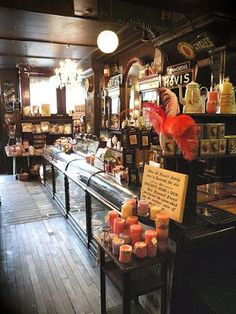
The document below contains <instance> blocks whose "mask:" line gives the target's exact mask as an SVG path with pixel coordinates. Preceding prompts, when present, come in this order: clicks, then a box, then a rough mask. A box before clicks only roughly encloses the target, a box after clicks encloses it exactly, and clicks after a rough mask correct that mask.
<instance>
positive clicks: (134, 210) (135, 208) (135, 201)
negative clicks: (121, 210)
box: [127, 198, 137, 215]
mask: <svg viewBox="0 0 236 314" xmlns="http://www.w3.org/2000/svg"><path fill="white" fill-rule="evenodd" d="M127 203H128V204H130V205H131V206H132V208H133V211H132V215H136V213H137V200H136V198H130V199H129V200H128V201H127Z"/></svg>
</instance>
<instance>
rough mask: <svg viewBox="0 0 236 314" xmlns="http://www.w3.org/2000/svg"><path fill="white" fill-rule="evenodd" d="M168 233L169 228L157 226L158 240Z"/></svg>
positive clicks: (166, 236)
mask: <svg viewBox="0 0 236 314" xmlns="http://www.w3.org/2000/svg"><path fill="white" fill-rule="evenodd" d="M168 235H169V228H158V229H157V236H158V240H161V239H167V238H168Z"/></svg>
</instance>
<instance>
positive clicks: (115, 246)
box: [112, 238, 125, 255]
mask: <svg viewBox="0 0 236 314" xmlns="http://www.w3.org/2000/svg"><path fill="white" fill-rule="evenodd" d="M124 243H125V241H124V240H123V239H120V238H114V239H113V240H112V253H113V254H114V255H119V253H120V246H121V245H123V244H124Z"/></svg>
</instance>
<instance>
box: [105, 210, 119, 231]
mask: <svg viewBox="0 0 236 314" xmlns="http://www.w3.org/2000/svg"><path fill="white" fill-rule="evenodd" d="M118 217H119V214H118V212H117V211H115V210H110V211H109V212H108V225H109V226H110V227H111V230H112V231H114V230H113V228H114V219H115V218H118Z"/></svg>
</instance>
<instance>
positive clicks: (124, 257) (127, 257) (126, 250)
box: [119, 245, 132, 263]
mask: <svg viewBox="0 0 236 314" xmlns="http://www.w3.org/2000/svg"><path fill="white" fill-rule="evenodd" d="M131 256H132V246H131V245H121V246H120V254H119V261H120V262H121V263H130V262H131Z"/></svg>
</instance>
